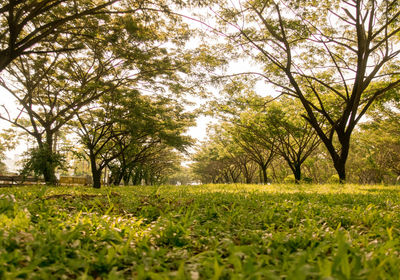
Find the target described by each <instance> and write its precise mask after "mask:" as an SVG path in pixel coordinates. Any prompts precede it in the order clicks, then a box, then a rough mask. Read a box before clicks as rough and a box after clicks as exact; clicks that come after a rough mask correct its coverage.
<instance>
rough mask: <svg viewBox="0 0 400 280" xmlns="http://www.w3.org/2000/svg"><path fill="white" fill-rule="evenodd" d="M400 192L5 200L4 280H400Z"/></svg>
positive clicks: (290, 189) (221, 191)
mask: <svg viewBox="0 0 400 280" xmlns="http://www.w3.org/2000/svg"><path fill="white" fill-rule="evenodd" d="M399 253H400V188H398V187H395V186H393V187H387V186H356V185H346V186H337V185H322V186H317V185H304V186H295V185H288V186H284V185H271V186H256V185H249V186H246V185H204V186H162V187H118V188H104V189H101V190H94V189H91V188H84V187H57V188H51V187H50V188H46V187H42V186H36V187H33V186H29V187H15V188H3V189H0V279H131V278H133V279H400V256H399Z"/></svg>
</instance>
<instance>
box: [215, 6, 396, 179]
mask: <svg viewBox="0 0 400 280" xmlns="http://www.w3.org/2000/svg"><path fill="white" fill-rule="evenodd" d="M212 9H213V11H214V14H215V15H216V16H215V19H214V20H215V21H216V22H217V23H218V25H215V26H216V28H217V29H218V30H217V31H218V32H219V34H224V38H226V39H227V44H228V45H229V49H232V50H234V49H235V48H234V47H233V46H238V48H237V49H238V50H239V49H240V50H241V51H235V52H234V56H235V57H238V55H239V57H246V58H250V59H253V60H255V61H257V62H258V63H259V65H260V67H261V68H262V70H261V71H254V72H251V73H248V72H247V73H243V74H254V75H258V76H260V77H262V78H263V79H264V80H265V81H266V82H267V83H269V84H272V85H274V86H275V87H276V88H277V89H278V90H280V91H281V93H283V94H286V95H289V96H293V97H295V98H298V99H299V100H300V102H301V104H302V106H303V107H304V109H305V113H304V114H303V117H304V118H305V119H306V120H307V121H308V122H309V124H310V125H311V126H312V127H313V128H314V129H315V131H316V133H317V134H318V136H319V138H320V139H321V141H322V142H323V143H324V145H325V147H326V148H327V150H328V152H329V154H330V156H331V158H332V161H333V165H334V167H335V169H336V171H337V174H338V176H339V178H340V181H342V182H344V181H345V180H346V167H345V166H346V161H347V158H348V154H349V149H350V139H351V135H352V132H353V130H354V129H355V127H356V125H357V124H358V123H359V122H360V120H361V118H362V117H363V116H364V115H365V114H366V112H367V111H368V109H369V108H370V107H371V105H372V104H374V103H375V102H376V100H377V99H379V98H381V97H382V96H384V95H386V94H387V93H388V92H389V91H390V90H391V89H393V88H395V87H397V86H398V85H399V84H400V78H399V75H398V71H397V70H396V69H397V67H396V65H398V55H399V53H400V49H399V44H398V43H397V41H398V36H399V33H400V28H399V26H398V23H399V19H400V13H399V12H398V11H399V2H398V1H376V0H351V1H337V2H331V1H314V2H310V1H275V2H270V1H263V0H257V1H238V2H230V1H229V2H224V1H215V4H214V6H213V7H212ZM232 45H233V46H232ZM239 46H240V47H239ZM257 69H258V67H257ZM321 119H323V122H322V124H323V125H321Z"/></svg>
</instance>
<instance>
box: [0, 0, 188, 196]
mask: <svg viewBox="0 0 400 280" xmlns="http://www.w3.org/2000/svg"><path fill="white" fill-rule="evenodd" d="M172 5H175V3H174V2H172V1H171V2H168V3H167V2H163V1H154V2H153V1H131V0H101V1H91V0H88V1H69V0H64V1H58V0H57V1H55V0H44V1H34V0H32V1H11V0H10V1H6V2H5V3H3V4H2V7H1V8H0V28H1V30H2V32H1V33H2V35H1V36H0V47H1V51H0V70H1V75H2V77H3V78H2V79H1V81H0V84H1V86H3V87H4V88H6V89H7V90H8V91H9V92H10V93H11V94H12V95H13V96H14V98H15V99H16V100H17V103H18V107H19V109H18V110H19V112H18V114H12V113H11V112H9V108H8V107H7V106H3V108H2V112H1V114H0V118H1V119H3V120H5V121H7V122H9V123H11V124H12V125H13V127H15V128H17V129H19V130H20V131H23V132H24V133H25V134H27V135H29V136H30V137H31V138H32V139H33V140H34V142H35V145H34V147H33V148H32V149H30V151H29V154H28V158H27V159H26V161H25V164H24V172H25V173H31V172H34V173H35V174H36V175H42V176H43V177H44V179H45V181H46V182H47V183H48V184H55V183H56V180H57V178H56V169H57V168H62V167H63V166H64V165H65V154H64V153H63V150H65V148H63V147H60V145H61V146H62V141H60V140H61V138H62V137H64V138H70V139H73V140H72V141H74V142H75V145H74V147H73V148H74V149H75V151H76V153H78V151H82V152H83V154H84V155H83V156H84V157H86V158H87V159H88V160H89V162H90V166H91V174H92V176H93V186H94V187H95V188H99V187H100V185H101V174H102V172H103V170H104V169H105V168H108V169H109V170H111V172H112V176H111V180H112V183H114V184H120V183H121V181H124V182H125V183H128V182H133V183H134V184H135V183H136V184H138V183H140V182H141V181H142V180H145V181H146V183H149V184H157V183H160V182H162V181H164V180H165V177H166V173H168V172H170V171H171V169H173V168H175V167H176V166H177V165H179V164H178V162H179V161H180V157H181V155H180V152H182V151H184V150H185V148H186V147H187V146H188V145H189V144H191V142H192V139H190V137H188V136H185V135H184V133H185V132H186V130H187V128H188V127H189V126H190V125H192V123H193V119H194V115H193V114H192V113H189V112H186V110H185V108H184V102H183V101H182V99H180V100H178V96H179V94H180V93H182V92H184V90H186V87H185V82H184V79H185V75H187V73H188V71H189V70H190V63H188V61H189V60H190V59H191V56H190V54H189V53H188V52H184V50H183V49H182V46H183V45H184V44H185V41H186V40H187V39H188V38H189V37H188V34H189V30H188V28H187V25H185V24H184V23H182V21H181V19H180V18H179V17H177V16H175V15H173V14H172V13H170V11H169V6H172ZM80 156H82V155H80Z"/></svg>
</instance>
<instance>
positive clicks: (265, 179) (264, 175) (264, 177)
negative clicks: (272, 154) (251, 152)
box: [260, 165, 268, 184]
mask: <svg viewBox="0 0 400 280" xmlns="http://www.w3.org/2000/svg"><path fill="white" fill-rule="evenodd" d="M260 167H261V171H262V180H263V184H267V183H268V174H267V166H266V165H260Z"/></svg>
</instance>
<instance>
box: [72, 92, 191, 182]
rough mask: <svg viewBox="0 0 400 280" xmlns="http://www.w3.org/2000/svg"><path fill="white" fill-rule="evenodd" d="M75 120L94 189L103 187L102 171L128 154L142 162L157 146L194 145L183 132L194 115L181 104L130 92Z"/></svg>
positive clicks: (117, 94) (109, 98) (105, 100)
mask: <svg viewBox="0 0 400 280" xmlns="http://www.w3.org/2000/svg"><path fill="white" fill-rule="evenodd" d="M76 117H77V119H78V121H79V124H78V125H77V127H78V134H79V137H80V139H81V143H82V144H83V146H84V148H85V152H86V154H87V156H88V157H89V160H90V164H91V169H92V176H93V187H94V188H100V187H101V173H102V170H103V169H104V168H105V167H106V166H109V165H110V164H111V163H112V162H113V161H114V160H116V159H118V158H119V157H120V156H122V155H123V154H124V153H126V152H130V153H129V154H126V155H127V156H129V157H131V158H135V157H137V158H139V159H140V157H141V155H140V153H142V152H143V151H146V150H147V149H149V148H152V147H153V145H155V144H158V143H163V144H164V145H167V146H169V147H175V148H177V149H181V150H182V149H184V148H185V147H186V146H188V145H189V144H190V143H191V138H190V137H188V136H184V135H183V133H184V132H185V131H186V129H187V127H188V126H189V125H191V124H192V121H193V115H192V114H191V113H187V112H184V108H183V106H182V105H179V104H177V103H176V102H173V101H172V100H171V99H168V98H160V99H158V100H157V99H156V98H155V96H142V95H140V93H139V92H137V91H133V90H129V89H123V90H119V91H117V92H114V93H113V94H111V95H105V96H103V98H102V100H101V102H100V103H98V104H96V107H92V108H88V110H86V111H85V112H84V113H83V112H78V113H77V114H76ZM132 147H134V148H133V149H132Z"/></svg>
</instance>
